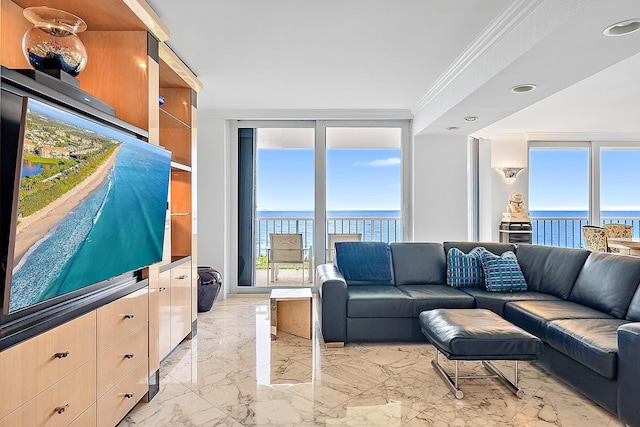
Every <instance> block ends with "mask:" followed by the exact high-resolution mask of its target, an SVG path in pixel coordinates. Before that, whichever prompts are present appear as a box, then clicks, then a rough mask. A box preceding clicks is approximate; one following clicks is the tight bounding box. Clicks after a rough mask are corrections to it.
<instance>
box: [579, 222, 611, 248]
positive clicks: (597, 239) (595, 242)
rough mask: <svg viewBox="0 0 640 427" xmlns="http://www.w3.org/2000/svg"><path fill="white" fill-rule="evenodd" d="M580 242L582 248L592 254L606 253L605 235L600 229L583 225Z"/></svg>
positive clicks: (602, 229)
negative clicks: (582, 244)
mask: <svg viewBox="0 0 640 427" xmlns="http://www.w3.org/2000/svg"><path fill="white" fill-rule="evenodd" d="M582 240H583V241H584V248H585V249H587V250H590V251H592V252H606V251H607V235H606V232H605V230H604V228H602V227H596V226H595V225H583V226H582Z"/></svg>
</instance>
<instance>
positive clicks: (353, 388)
mask: <svg viewBox="0 0 640 427" xmlns="http://www.w3.org/2000/svg"><path fill="white" fill-rule="evenodd" d="M269 326H270V323H269V300H268V297H266V296H261V297H255V296H230V297H229V298H227V300H225V301H218V302H216V304H215V305H214V307H213V309H212V310H211V311H210V312H208V313H201V314H199V316H198V335H197V337H196V338H195V339H193V340H191V341H186V342H183V343H182V344H180V346H179V347H178V348H177V349H176V350H174V351H173V353H172V354H170V355H169V356H168V358H167V359H165V360H164V362H163V363H162V366H161V382H160V393H159V394H158V395H157V396H156V397H155V398H154V399H153V400H152V401H151V402H150V403H139V404H138V405H137V406H136V407H135V408H134V409H133V411H131V413H130V414H129V415H128V416H127V417H126V418H125V419H124V420H123V421H122V422H121V423H120V424H119V426H120V427H125V426H149V427H151V426H152V427H162V426H190V427H191V426H194V427H195V426H385V427H391V426H398V427H400V426H402V427H417V426H438V427H440V426H563V427H568V426H580V427H583V426H598V427H604V426H621V425H622V424H620V423H619V422H618V421H617V420H616V418H615V417H613V416H612V415H611V414H609V413H608V412H607V411H605V410H603V409H601V408H600V407H598V406H597V405H595V404H594V403H592V402H591V401H590V400H588V399H586V398H583V397H581V396H580V395H578V394H577V393H575V392H573V391H572V390H571V389H570V388H568V387H567V386H565V385H564V384H563V383H561V382H559V381H556V380H555V379H553V378H552V377H550V376H549V375H547V374H546V373H545V372H544V371H542V370H541V369H539V368H537V367H536V366H534V365H532V364H529V363H526V362H523V363H521V370H520V378H521V379H520V385H521V387H522V388H523V389H524V391H525V397H524V398H522V399H519V398H517V397H515V396H514V395H513V394H511V393H510V392H509V391H508V390H507V389H506V388H505V387H504V386H503V385H502V384H500V383H499V382H497V380H494V379H489V380H487V379H475V380H461V381H462V382H461V388H462V389H463V390H464V392H465V397H464V399H463V400H457V399H455V398H454V396H453V395H452V393H450V392H449V390H448V389H447V388H446V387H445V386H444V384H443V383H442V382H441V380H440V378H439V377H437V376H436V374H435V372H434V370H433V369H432V367H431V365H430V361H431V359H432V358H433V356H434V349H433V347H431V346H430V345H427V344H422V343H416V344H411V343H388V344H349V345H347V346H345V347H344V348H338V349H327V348H325V347H324V343H323V342H322V340H321V338H320V337H319V333H318V325H317V323H316V325H315V330H314V338H313V340H305V339H301V338H297V337H295V336H292V335H286V334H281V335H280V336H279V337H278V339H277V340H275V341H271V338H270V330H269ZM498 365H499V366H500V364H498ZM461 366H462V367H461V374H467V373H475V372H477V373H482V372H481V371H483V368H482V367H481V365H480V364H479V363H476V362H465V363H463V364H462V365H461ZM502 366H503V367H504V368H506V369H505V371H507V372H510V371H508V369H510V368H509V366H508V365H506V364H504V365H502Z"/></svg>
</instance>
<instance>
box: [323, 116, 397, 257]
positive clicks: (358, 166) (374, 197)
mask: <svg viewBox="0 0 640 427" xmlns="http://www.w3.org/2000/svg"><path fill="white" fill-rule="evenodd" d="M326 147H327V151H326V153H327V157H326V164H327V167H326V171H327V172H326V180H327V185H326V188H327V197H326V210H327V253H328V260H329V261H331V260H333V251H334V248H333V245H334V242H335V241H346V240H361V241H377V242H387V243H389V242H395V241H399V240H402V220H401V213H400V212H401V163H402V161H401V149H400V147H401V129H400V128H380V127H376V128H364V127H328V128H327V129H326Z"/></svg>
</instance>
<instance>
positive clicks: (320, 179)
mask: <svg viewBox="0 0 640 427" xmlns="http://www.w3.org/2000/svg"><path fill="white" fill-rule="evenodd" d="M368 124H369V125H368ZM232 131H233V132H234V134H235V135H234V136H236V137H237V148H236V153H237V167H238V170H237V177H238V178H237V195H236V197H237V204H236V206H237V210H236V211H235V215H234V216H235V218H236V228H237V246H236V247H237V260H238V262H237V266H238V270H237V279H238V280H237V283H238V285H237V286H238V290H239V291H242V290H243V289H244V290H250V289H256V290H257V289H269V288H273V287H287V286H313V280H314V272H315V266H316V265H318V264H320V263H324V262H327V261H329V262H331V261H332V252H331V251H330V250H329V248H330V247H332V245H333V242H334V240H335V241H337V240H341V239H342V240H345V239H347V240H349V239H350V240H366V241H384V242H393V241H399V240H402V239H403V233H405V234H406V223H405V224H403V218H402V212H403V211H408V208H407V206H408V205H409V203H410V198H408V197H407V194H410V192H411V190H410V186H409V185H408V184H405V185H403V176H409V174H408V173H407V172H406V171H403V161H402V159H403V158H404V156H409V155H410V148H403V147H408V143H406V142H405V143H403V141H408V140H409V133H410V132H409V123H408V122H393V123H385V122H381V121H379V122H371V123H368V122H357V123H347V122H339V123H334V122H331V123H329V122H322V121H298V122H282V121H280V122H279V121H260V122H254V121H242V122H238V123H237V124H236V125H235V126H234V127H233V128H232ZM232 291H233V290H232Z"/></svg>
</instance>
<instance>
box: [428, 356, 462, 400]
mask: <svg viewBox="0 0 640 427" xmlns="http://www.w3.org/2000/svg"><path fill="white" fill-rule="evenodd" d="M439 354H440V352H439V351H438V350H436V358H435V359H433V360H432V361H431V366H433V369H435V371H436V373H437V374H438V375H440V378H442V381H444V383H445V385H446V386H447V387H449V390H451V392H452V393H453V394H454V395H455V396H456V399H462V398H463V397H464V393H463V392H462V390H460V388H459V387H458V379H459V376H458V361H457V360H456V361H455V362H456V373H455V378H454V379H452V378H451V377H450V376H449V374H447V373H446V372H445V371H444V369H442V366H440V362H439V360H438V356H439Z"/></svg>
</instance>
